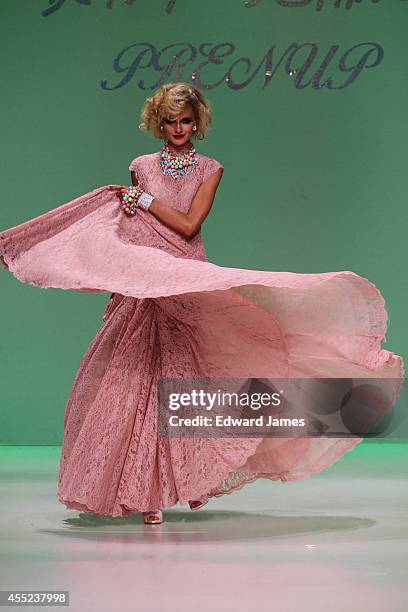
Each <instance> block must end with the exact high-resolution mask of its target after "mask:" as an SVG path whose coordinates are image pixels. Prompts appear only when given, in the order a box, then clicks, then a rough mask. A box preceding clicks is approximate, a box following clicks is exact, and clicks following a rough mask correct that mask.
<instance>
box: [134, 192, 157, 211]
mask: <svg viewBox="0 0 408 612" xmlns="http://www.w3.org/2000/svg"><path fill="white" fill-rule="evenodd" d="M153 200H154V196H152V195H150V193H147V192H146V191H144V192H143V193H142V195H141V196H140V197H139V199H138V201H137V205H138V206H140V207H141V208H143V209H144V210H147V209H148V208H149V206H150V204H151V203H152V201H153Z"/></svg>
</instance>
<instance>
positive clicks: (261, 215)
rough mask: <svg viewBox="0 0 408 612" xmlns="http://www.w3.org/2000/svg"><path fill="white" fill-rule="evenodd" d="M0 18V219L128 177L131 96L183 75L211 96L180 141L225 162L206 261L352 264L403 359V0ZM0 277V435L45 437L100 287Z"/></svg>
mask: <svg viewBox="0 0 408 612" xmlns="http://www.w3.org/2000/svg"><path fill="white" fill-rule="evenodd" d="M337 5H338V6H337ZM47 13H48V14H47ZM0 17H1V21H0V23H1V55H0V58H1V59H0V61H1V78H2V93H3V95H2V96H1V100H0V105H1V117H2V137H1V143H0V147H1V160H2V205H1V209H0V228H1V229H7V228H9V227H12V226H14V225H18V224H20V223H22V222H23V221H26V220H28V219H30V218H33V217H35V216H37V215H40V214H42V213H44V212H46V211H47V210H50V209H52V208H55V207H57V206H59V205H61V204H63V203H65V202H67V201H69V200H72V199H74V198H75V197H77V196H79V195H81V194H83V193H86V192H88V191H91V190H92V189H94V188H96V187H98V186H101V185H106V184H110V183H113V184H124V185H126V184H129V182H130V175H129V172H128V165H129V162H130V160H131V159H133V158H134V157H136V156H137V155H141V154H143V153H150V152H153V151H156V150H159V148H160V147H161V145H162V142H161V141H158V140H155V139H154V138H153V137H152V136H146V135H143V134H142V133H141V132H139V131H138V128H137V125H138V123H139V122H140V115H139V112H140V108H141V105H142V103H143V100H144V99H145V98H146V97H147V96H149V95H152V93H153V92H154V91H155V90H156V89H157V87H159V86H160V84H162V83H163V82H173V81H187V82H191V83H194V82H195V83H196V84H197V85H198V86H199V87H201V88H202V89H203V91H204V93H205V94H206V95H207V97H208V99H209V101H210V103H211V104H212V106H213V110H214V121H213V124H212V126H211V131H210V133H209V135H208V137H207V138H206V139H205V140H204V141H202V142H199V143H198V144H197V149H198V150H199V152H201V153H203V154H205V155H210V156H212V157H215V158H216V159H218V160H219V161H221V162H222V163H223V164H224V165H225V173H224V178H223V181H222V183H221V185H220V188H219V191H218V194H217V197H216V200H215V203H214V206H213V209H212V212H211V214H210V216H209V217H208V218H207V220H206V222H205V224H204V226H203V236H204V241H205V245H206V249H207V253H208V256H209V259H210V261H212V262H214V263H218V264H221V265H225V266H232V267H241V268H253V269H261V270H276V271H279V270H287V271H291V272H303V273H307V272H327V271H334V270H353V271H354V272H356V273H358V274H360V275H361V276H364V277H367V278H369V279H370V280H371V281H372V282H374V283H375V284H376V285H377V286H378V287H379V289H380V290H381V292H382V294H383V296H384V298H385V300H386V305H387V309H388V311H389V330H388V333H387V342H386V343H385V344H384V347H385V348H389V349H391V350H393V351H394V352H396V353H398V354H400V355H403V356H404V358H405V359H407V357H408V354H407V350H406V346H407V340H408V331H407V326H406V325H405V313H406V312H407V306H408V299H407V280H406V278H407V277H406V253H407V249H406V237H405V232H406V227H407V212H406V210H407V205H406V142H407V140H408V133H407V132H408V128H407V121H406V108H407V107H408V104H407V103H408V82H407V78H406V74H407V69H408V55H407V39H406V20H407V18H408V3H406V2H403V1H398V0H394V1H392V2H390V1H385V0H384V1H383V2H377V3H373V2H371V1H368V0H367V1H364V0H363V1H362V2H361V3H353V2H351V1H350V0H344V2H340V3H338V2H337V3H336V2H335V1H334V0H333V1H328V0H326V2H322V1H321V0H315V1H314V2H311V1H308V0H303V1H298V2H295V1H293V2H290V1H287V2H283V0H282V1H278V0H275V1H273V0H270V1H266V0H265V1H263V2H256V0H254V1H253V2H247V3H245V2H242V1H240V0H223V1H222V2H219V1H218V0H207V1H206V2H202V1H198V0H177V2H176V1H173V2H167V1H165V0H137V1H135V0H133V1H132V0H2V2H1V6H0ZM296 45H298V47H296ZM166 48H167V49H166ZM183 49H184V51H183ZM177 53H180V56H177V57H176V58H174V55H176V54H177ZM178 57H179V62H178V64H177V63H176V65H175V67H174V69H173V70H172V69H171V65H170V63H171V60H172V59H174V60H175V62H176V61H177V58H178ZM209 58H210V60H211V61H210V62H209ZM211 58H212V59H211ZM217 58H218V63H215V62H214V61H213V60H214V59H217ZM245 58H246V59H245ZM325 58H326V60H329V59H330V61H327V65H325ZM308 62H309V63H308ZM322 63H323V65H324V69H323V68H322V69H321V70H320V71H319V67H320V66H321V65H322ZM182 64H184V66H183V65H182ZM169 65H170V68H169ZM353 66H354V69H353ZM166 70H167V72H166ZM251 75H252V76H251ZM319 77H320V80H319ZM198 79H200V82H199V81H198ZM245 81H247V82H246V83H245ZM119 265H120V262H118V266H119ZM0 288H1V304H2V316H1V411H0V443H2V444H59V443H60V442H61V438H62V431H63V414H64V410H65V404H66V401H67V397H68V394H69V391H70V388H71V385H72V382H73V378H74V375H75V372H76V370H77V368H78V366H79V363H80V360H81V358H82V356H83V354H84V352H85V350H86V348H87V346H88V345H89V343H90V342H91V340H92V339H93V337H94V336H95V334H96V332H97V330H98V329H99V327H100V325H101V324H102V319H101V316H102V313H103V310H104V307H105V304H106V302H107V300H108V298H109V294H108V293H103V294H95V295H92V294H79V293H75V292H71V291H63V290H60V289H47V290H40V289H38V288H34V287H32V286H29V285H23V284H21V283H19V282H18V281H17V280H16V279H15V278H14V277H13V276H12V275H11V274H10V273H9V272H7V271H6V270H3V269H0Z"/></svg>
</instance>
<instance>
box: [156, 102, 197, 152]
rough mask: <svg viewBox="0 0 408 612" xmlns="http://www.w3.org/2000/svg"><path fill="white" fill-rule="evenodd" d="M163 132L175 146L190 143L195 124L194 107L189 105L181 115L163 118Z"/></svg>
mask: <svg viewBox="0 0 408 612" xmlns="http://www.w3.org/2000/svg"><path fill="white" fill-rule="evenodd" d="M162 125H163V134H164V136H165V137H166V138H167V140H168V141H169V142H170V144H172V145H173V146H174V147H182V146H184V145H186V144H188V142H189V140H190V137H191V134H192V133H193V127H194V125H195V121H194V114H193V109H192V107H191V106H187V107H186V108H185V110H184V111H183V112H182V113H180V114H179V115H175V116H171V117H170V116H169V117H165V118H164V119H163V123H162Z"/></svg>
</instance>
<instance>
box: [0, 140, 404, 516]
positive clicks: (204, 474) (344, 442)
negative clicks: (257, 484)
mask: <svg viewBox="0 0 408 612" xmlns="http://www.w3.org/2000/svg"><path fill="white" fill-rule="evenodd" d="M197 159H198V165H197V167H196V168H195V171H194V173H193V174H192V175H190V176H187V177H183V178H181V179H173V178H172V177H170V176H165V175H163V173H162V171H161V167H160V152H156V153H153V154H149V155H142V156H140V157H138V158H136V159H135V160H133V161H132V163H131V165H130V169H132V170H135V172H136V175H137V177H138V178H139V181H140V183H141V185H142V187H143V188H144V189H145V190H146V191H148V192H149V193H151V194H152V195H154V196H155V197H157V198H158V199H159V200H162V201H164V202H165V203H167V204H168V205H169V206H171V207H173V208H175V209H177V210H179V211H181V212H187V211H188V209H189V206H190V204H191V202H192V199H193V197H194V195H195V193H196V192H197V189H198V187H199V185H200V184H201V183H202V181H204V180H205V179H206V178H207V177H208V176H209V175H210V174H211V173H213V172H214V171H216V170H217V169H218V168H219V167H222V166H221V164H220V163H219V162H218V161H217V160H215V159H214V158H211V157H207V156H204V155H201V154H199V153H197ZM118 187H119V185H106V186H103V187H100V188H98V189H95V190H93V191H91V192H90V193H86V194H84V195H82V196H81V197H79V198H77V199H75V200H72V201H70V202H68V203H66V204H64V205H62V206H59V207H58V208H55V209H53V210H50V211H48V212H46V213H45V214H43V215H41V216H39V217H36V218H34V219H31V220H29V221H27V222H25V223H23V224H21V225H18V226H16V227H13V228H11V229H8V230H5V231H3V232H1V233H0V254H1V258H2V259H1V261H2V265H3V267H4V268H6V269H8V270H10V272H12V273H13V274H14V275H15V277H16V278H17V279H19V280H20V281H21V282H24V283H28V284H31V285H35V286H37V287H42V288H45V287H57V288H62V289H83V290H84V291H107V292H111V293H113V296H112V297H111V299H110V300H109V302H108V304H107V307H106V310H105V313H104V316H103V324H102V325H101V328H100V329H99V331H98V333H97V334H96V336H95V338H94V340H93V341H92V343H91V345H90V346H89V348H88V349H87V351H86V353H85V355H84V356H83V358H82V361H81V363H80V366H79V369H78V371H77V374H76V376H75V379H74V382H73V386H72V390H71V393H70V396H69V398H68V402H67V406H66V411H65V417H64V440H63V446H62V453H61V459H60V471H59V485H58V492H57V496H58V499H59V500H60V501H61V502H62V503H63V504H65V506H66V507H68V508H75V509H78V510H84V511H89V512H92V513H96V514H101V515H111V516H125V515H127V514H129V513H131V512H135V511H147V510H151V509H156V508H169V507H171V506H173V505H175V504H176V503H180V504H185V503H187V501H188V500H194V499H198V498H200V497H201V496H208V497H214V496H221V495H224V494H230V493H231V492H233V491H234V490H236V489H239V488H241V487H243V486H244V485H245V484H247V483H249V482H252V481H254V480H256V479H257V478H267V479H270V480H281V481H294V480H298V479H303V478H307V477H308V476H310V475H312V474H314V473H317V472H320V471H321V470H323V469H324V468H327V467H328V466H330V465H331V464H332V463H333V462H334V461H336V460H338V459H339V458H340V457H342V455H343V454H344V453H345V452H346V451H350V450H351V449H352V448H353V447H354V446H355V445H356V444H358V443H359V442H361V438H355V437H349V438H330V437H305V438H302V437H296V438H290V437H285V438H283V437H264V438H262V437H253V438H250V437H248V438H236V437H224V438H220V437H199V438H174V437H173V438H168V437H167V438H166V437H160V436H158V435H157V383H158V381H159V379H160V378H162V377H168V378H184V379H185V378H205V377H209V378H225V377H237V378H246V377H249V378H251V377H264V378H271V377H273V378H285V377H296V378H308V377H317V378H319V377H320V378H321V377H323V378H325V377H327V378H330V377H334V378H343V377H347V378H348V377H356V378H366V377H373V378H374V377H375V378H384V379H386V378H390V379H391V378H392V379H401V380H402V379H403V376H404V371H403V360H402V358H401V357H400V356H398V355H395V354H394V353H392V352H391V351H388V350H384V349H382V348H381V342H382V341H383V340H384V339H385V332H386V328H387V313H386V310H385V306H384V300H383V298H382V296H381V294H380V292H379V291H378V289H377V288H376V287H375V286H374V285H373V284H372V283H371V282H370V281H369V280H367V279H365V278H362V277H361V276H359V275H357V274H355V273H353V272H351V271H338V272H329V273H321V274H297V273H293V272H270V271H259V270H247V269H239V268H227V267H222V266H218V265H215V264H213V263H210V262H208V260H207V257H206V253H205V249H204V246H203V243H202V239H201V232H200V233H198V234H197V235H196V236H195V237H194V238H193V239H192V240H186V239H184V238H183V237H181V236H180V235H179V234H178V233H176V232H175V231H173V230H171V229H170V228H168V227H167V226H165V225H164V224H162V223H161V222H159V221H158V220H157V219H156V218H155V217H154V216H153V215H152V214H151V213H149V212H146V211H143V210H139V209H138V211H137V213H136V215H135V216H134V217H133V216H127V215H126V214H125V213H124V212H123V211H122V209H121V206H120V203H119V200H118V198H117V197H116V195H115V192H116V190H117V189H118ZM398 393H399V388H398V389H397V390H396V394H395V397H394V398H392V401H391V402H390V404H389V406H387V410H388V409H390V406H391V405H392V403H393V401H394V399H395V398H396V396H397V395H398Z"/></svg>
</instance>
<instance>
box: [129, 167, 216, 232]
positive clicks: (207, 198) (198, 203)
mask: <svg viewBox="0 0 408 612" xmlns="http://www.w3.org/2000/svg"><path fill="white" fill-rule="evenodd" d="M223 172H224V170H223V168H219V169H218V170H217V171H216V172H214V173H213V174H211V175H210V176H209V177H208V178H207V179H206V180H205V181H204V182H203V183H201V185H200V187H199V188H198V191H197V193H196V195H195V196H194V199H193V201H192V202H191V206H190V209H189V211H188V212H187V213H182V212H180V211H178V210H175V209H174V208H171V207H170V206H169V205H168V204H166V202H164V201H163V200H157V199H156V198H154V200H152V202H151V204H150V206H149V209H148V210H147V211H146V214H149V213H151V214H152V215H153V216H155V217H156V219H159V221H161V222H162V223H164V224H165V225H167V226H168V227H170V228H171V229H173V230H175V231H176V232H179V233H180V234H181V235H182V236H184V237H185V238H188V239H191V238H193V237H194V236H195V235H196V233H197V232H198V231H199V230H200V227H201V224H202V223H203V221H204V219H205V218H206V216H207V215H208V213H209V212H210V210H211V206H212V204H213V201H214V197H215V193H216V191H217V188H218V185H219V183H220V181H221V178H222V175H223ZM131 176H132V184H133V185H135V186H136V185H137V184H138V180H137V177H136V174H135V172H131ZM143 212H145V211H143Z"/></svg>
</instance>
